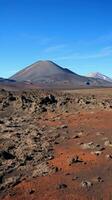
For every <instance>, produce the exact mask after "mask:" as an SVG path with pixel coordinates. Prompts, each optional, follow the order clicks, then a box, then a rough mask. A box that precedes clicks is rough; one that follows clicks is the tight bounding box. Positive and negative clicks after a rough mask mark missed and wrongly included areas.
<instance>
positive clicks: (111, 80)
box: [87, 72, 112, 82]
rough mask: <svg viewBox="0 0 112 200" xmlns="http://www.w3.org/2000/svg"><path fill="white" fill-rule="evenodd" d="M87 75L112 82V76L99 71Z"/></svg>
mask: <svg viewBox="0 0 112 200" xmlns="http://www.w3.org/2000/svg"><path fill="white" fill-rule="evenodd" d="M87 77H93V78H99V79H102V80H105V81H109V82H112V78H110V77H108V76H106V75H103V74H101V73H99V72H93V73H90V74H88V75H87Z"/></svg>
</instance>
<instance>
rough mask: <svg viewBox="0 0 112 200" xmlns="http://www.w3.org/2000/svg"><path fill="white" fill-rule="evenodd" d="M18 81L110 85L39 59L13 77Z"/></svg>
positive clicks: (61, 84)
mask: <svg viewBox="0 0 112 200" xmlns="http://www.w3.org/2000/svg"><path fill="white" fill-rule="evenodd" d="M11 79H13V80H16V81H20V82H21V81H28V82H31V83H36V84H41V85H43V87H51V88H53V87H56V88H63V87H70V88H73V87H87V86H90V85H91V86H98V87H99V86H110V85H112V84H110V83H109V82H107V81H104V80H101V79H94V78H89V77H84V76H80V75H78V74H76V73H74V72H72V71H70V70H69V69H64V68H62V67H60V66H59V65H57V64H55V63H54V62H52V61H38V62H36V63H34V64H32V65H30V66H28V67H26V68H24V69H23V70H21V71H19V72H18V73H16V74H15V75H13V76H12V77H11Z"/></svg>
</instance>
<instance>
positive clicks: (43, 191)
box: [0, 88, 112, 200]
mask: <svg viewBox="0 0 112 200" xmlns="http://www.w3.org/2000/svg"><path fill="white" fill-rule="evenodd" d="M0 199H1V200H37V199H38V200H111V199H112V89H107V88H106V89H87V90H86V89H82V90H71V91H55V92H54V91H44V90H32V91H26V92H25V91H21V92H14V91H13V92H8V91H5V90H1V91H0Z"/></svg>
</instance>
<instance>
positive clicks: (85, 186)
mask: <svg viewBox="0 0 112 200" xmlns="http://www.w3.org/2000/svg"><path fill="white" fill-rule="evenodd" d="M81 186H82V187H83V188H90V187H92V186H93V183H92V182H90V181H82V182H81Z"/></svg>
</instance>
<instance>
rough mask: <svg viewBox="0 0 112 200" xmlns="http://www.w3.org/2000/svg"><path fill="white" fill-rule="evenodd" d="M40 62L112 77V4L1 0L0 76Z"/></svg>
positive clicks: (81, 0) (100, 1)
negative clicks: (51, 62) (47, 61)
mask: <svg viewBox="0 0 112 200" xmlns="http://www.w3.org/2000/svg"><path fill="white" fill-rule="evenodd" d="M38 60H52V61H54V62H56V63H57V64H59V65H60V66H62V67H67V68H69V69H71V70H73V71H74V72H75V73H78V74H82V75H86V74H88V73H89V72H101V73H103V74H105V75H108V76H110V77H112V0H94V1H93V0H0V77H6V78H8V77H10V76H11V75H13V74H14V73H16V72H17V71H19V70H21V69H22V68H24V67H26V66H28V65H30V64H32V63H34V62H36V61H38Z"/></svg>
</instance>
